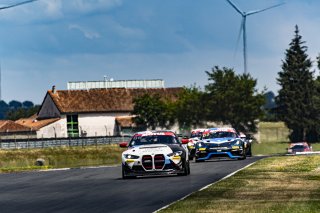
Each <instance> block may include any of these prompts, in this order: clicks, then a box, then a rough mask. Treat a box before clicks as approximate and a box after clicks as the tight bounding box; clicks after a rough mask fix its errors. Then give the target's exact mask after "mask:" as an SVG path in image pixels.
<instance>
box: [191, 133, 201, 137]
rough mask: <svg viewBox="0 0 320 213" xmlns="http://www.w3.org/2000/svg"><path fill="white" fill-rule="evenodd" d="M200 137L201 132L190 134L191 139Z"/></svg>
mask: <svg viewBox="0 0 320 213" xmlns="http://www.w3.org/2000/svg"><path fill="white" fill-rule="evenodd" d="M201 136H202V132H194V133H192V134H191V138H200V137H201Z"/></svg>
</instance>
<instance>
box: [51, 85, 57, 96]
mask: <svg viewBox="0 0 320 213" xmlns="http://www.w3.org/2000/svg"><path fill="white" fill-rule="evenodd" d="M52 93H53V94H54V93H56V86H55V85H53V86H52Z"/></svg>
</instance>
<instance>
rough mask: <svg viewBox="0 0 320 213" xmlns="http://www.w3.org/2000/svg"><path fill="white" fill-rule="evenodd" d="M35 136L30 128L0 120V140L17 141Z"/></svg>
mask: <svg viewBox="0 0 320 213" xmlns="http://www.w3.org/2000/svg"><path fill="white" fill-rule="evenodd" d="M34 134H35V131H33V130H32V129H31V128H29V127H27V126H24V125H21V124H18V123H15V122H14V121H11V120H0V138H1V140H3V139H19V138H27V137H33V136H32V135H34Z"/></svg>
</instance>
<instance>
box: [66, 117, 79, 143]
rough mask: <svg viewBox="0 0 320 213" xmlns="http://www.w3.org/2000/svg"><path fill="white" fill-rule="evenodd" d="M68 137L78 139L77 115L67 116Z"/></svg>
mask: <svg viewBox="0 0 320 213" xmlns="http://www.w3.org/2000/svg"><path fill="white" fill-rule="evenodd" d="M67 131H68V137H71V138H73V137H79V125H78V115H67Z"/></svg>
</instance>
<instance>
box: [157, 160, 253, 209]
mask: <svg viewBox="0 0 320 213" xmlns="http://www.w3.org/2000/svg"><path fill="white" fill-rule="evenodd" d="M256 162H257V161H256ZM256 162H253V163H250V164H248V165H246V166H245V167H243V168H241V169H238V170H237V171H234V172H232V173H231V174H228V175H227V176H225V177H223V178H221V179H220V180H218V181H216V182H213V183H210V184H208V185H206V186H204V187H202V188H201V189H199V190H198V191H202V190H204V189H206V188H208V187H210V186H212V185H214V184H217V183H219V182H220V181H223V180H224V179H227V178H229V177H231V176H233V175H235V174H236V173H237V172H239V171H241V170H243V169H245V168H248V167H249V166H252V165H253V164H255V163H256ZM198 191H195V192H191V193H189V194H187V195H186V196H184V197H182V198H180V199H179V200H176V201H173V202H172V203H169V204H168V205H166V206H164V207H162V208H160V209H158V210H156V211H154V212H153V213H157V212H159V211H161V210H163V209H166V208H168V207H169V206H171V205H172V204H175V203H177V202H179V201H182V200H184V199H186V198H187V197H189V196H190V195H192V194H194V193H196V192H198Z"/></svg>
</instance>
